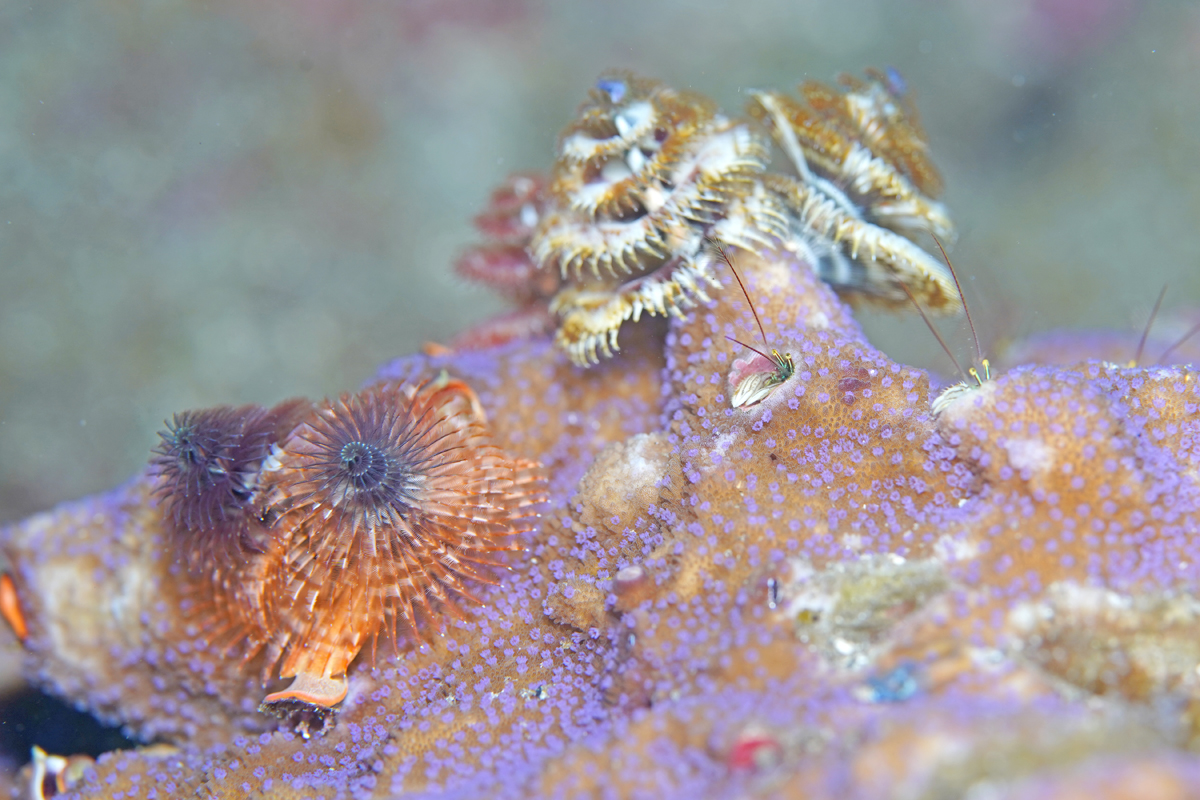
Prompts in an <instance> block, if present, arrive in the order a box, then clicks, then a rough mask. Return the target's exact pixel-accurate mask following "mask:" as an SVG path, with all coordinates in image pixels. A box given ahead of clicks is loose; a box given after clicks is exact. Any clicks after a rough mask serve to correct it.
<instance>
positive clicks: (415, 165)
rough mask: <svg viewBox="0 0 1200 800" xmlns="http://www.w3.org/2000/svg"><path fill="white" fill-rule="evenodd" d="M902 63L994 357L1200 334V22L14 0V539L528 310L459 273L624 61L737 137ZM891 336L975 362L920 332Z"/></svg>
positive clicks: (1164, 17)
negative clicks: (51, 515)
mask: <svg viewBox="0 0 1200 800" xmlns="http://www.w3.org/2000/svg"><path fill="white" fill-rule="evenodd" d="M872 65H874V66H880V67H882V66H894V67H896V68H897V69H898V70H899V71H900V72H901V74H902V75H903V76H904V77H905V79H906V80H907V81H908V84H909V86H910V87H911V88H912V90H913V91H914V92H915V94H916V99H917V103H918V106H919V108H920V110H921V112H922V114H923V121H924V124H925V127H926V128H927V130H928V132H929V135H930V139H931V143H932V152H933V154H934V157H935V161H936V162H937V164H938V166H939V167H940V168H941V169H942V171H943V173H944V175H945V178H946V184H947V187H948V189H947V193H946V195H945V198H944V199H945V201H946V203H947V205H948V206H949V207H950V209H951V212H952V214H953V216H954V219H955V221H956V222H957V224H958V226H959V229H960V232H961V237H960V241H959V243H958V245H957V246H956V247H955V249H954V251H953V257H954V260H955V264H956V266H957V267H958V269H959V270H960V273H961V274H962V275H963V276H964V277H965V279H966V293H967V297H968V300H969V302H970V303H971V305H972V308H973V309H974V310H975V313H976V315H977V318H978V319H980V320H981V332H982V333H983V335H984V336H985V338H986V339H987V340H988V342H989V343H990V345H989V346H990V349H991V351H992V353H993V354H995V355H999V354H1000V353H1001V352H1002V351H1003V349H1004V346H1005V343H1006V342H1008V341H1011V340H1013V339H1016V338H1019V337H1021V336H1024V335H1026V334H1029V333H1033V332H1037V331H1043V330H1047V329H1050V328H1057V327H1098V328H1099V327H1103V328H1116V329H1127V330H1135V331H1136V330H1138V329H1140V327H1141V325H1142V324H1143V322H1144V320H1145V317H1146V315H1147V313H1148V311H1149V308H1150V306H1151V305H1152V304H1153V302H1154V299H1155V297H1156V295H1157V294H1158V292H1159V290H1160V288H1161V287H1162V286H1163V285H1164V283H1166V284H1169V286H1170V291H1169V292H1168V295H1167V301H1166V303H1165V305H1164V313H1163V314H1162V315H1161V317H1160V321H1159V325H1160V326H1161V333H1162V335H1163V336H1164V337H1165V338H1168V339H1169V338H1171V332H1172V331H1173V330H1180V331H1181V330H1183V329H1185V328H1186V327H1187V324H1188V320H1189V317H1188V315H1189V314H1194V313H1195V312H1194V309H1195V308H1196V307H1197V306H1198V305H1200V224H1198V222H1200V180H1198V179H1197V173H1198V167H1200V148H1197V146H1196V142H1197V130H1200V94H1198V93H1197V92H1196V90H1195V87H1196V86H1197V85H1198V84H1200V7H1197V6H1196V5H1195V4H1191V3H1169V2H1163V3H1145V4H1141V3H1135V2H1124V1H1122V0H1017V1H1015V2H1004V3H992V2H984V0H946V1H945V2H932V1H931V2H894V1H893V2H888V1H886V0H852V1H851V2H796V1H795V0H761V1H759V2H743V3H739V4H736V6H735V5H734V4H727V3H717V2H708V3H696V2H688V3H683V2H662V3H654V4H650V5H644V4H642V3H635V2H627V1H625V0H620V1H617V2H605V3H603V4H601V3H552V2H549V0H543V1H542V2H538V1H537V0H421V1H416V2H400V3H386V2H367V1H365V0H307V1H306V2H286V3H285V2H280V0H264V1H263V2H255V3H237V2H232V1H231V0H211V1H210V2H154V3H151V2H144V1H142V2H139V1H138V0H100V1H99V2H94V3H55V4H41V3H39V4H24V3H15V2H2V3H0V521H8V520H14V519H18V518H20V517H22V516H24V515H27V514H29V513H31V512H34V511H37V510H39V509H44V508H48V507H50V506H52V505H53V504H55V503H57V502H59V501H62V500H66V499H69V498H74V497H79V496H82V495H85V494H88V493H92V492H97V491H100V490H103V489H107V488H110V487H112V486H114V485H115V484H117V483H119V482H121V481H123V480H124V479H125V478H126V477H128V476H129V475H130V474H132V473H133V472H134V471H135V470H137V469H138V468H139V466H140V465H141V464H143V463H144V462H145V460H146V458H147V455H148V451H149V448H150V447H151V446H152V445H153V444H154V443H155V441H156V436H155V431H157V430H158V429H159V428H160V427H161V423H162V420H163V419H164V417H167V416H169V415H170V414H171V413H172V412H173V411H177V410H181V409H185V408H193V407H202V406H209V405H216V404H220V403H229V404H239V403H251V402H254V403H262V404H267V405H269V404H272V403H274V402H276V401H278V400H280V399H282V398H285V397H288V396H292V395H310V396H321V395H325V394H334V393H337V392H339V391H342V390H346V389H353V388H355V387H357V386H358V385H359V384H360V383H361V382H362V381H363V380H364V379H366V378H368V377H369V376H370V375H371V374H372V372H373V370H374V368H375V367H376V366H377V365H378V364H380V363H382V362H383V361H385V360H387V359H389V358H391V357H394V356H396V355H399V354H403V353H406V352H410V351H413V350H414V349H416V348H418V347H419V346H420V345H421V343H422V342H425V341H429V340H435V341H436V340H445V339H447V338H449V337H450V336H451V335H453V334H454V333H455V332H456V331H458V330H460V329H461V328H463V327H464V326H466V325H467V324H469V323H470V322H473V321H477V320H479V319H481V318H483V317H485V316H487V315H489V314H491V313H493V312H495V311H496V310H498V309H499V308H500V304H499V301H497V300H495V299H493V298H492V297H490V296H489V295H488V294H487V293H486V292H485V291H484V290H482V289H476V288H472V287H470V286H468V285H466V284H465V282H463V281H461V280H460V279H459V278H458V277H457V276H456V275H455V274H454V273H453V272H452V270H451V268H450V267H451V263H452V261H453V259H454V257H455V256H456V254H457V253H458V252H459V251H460V250H461V249H463V248H464V247H465V246H466V245H467V244H468V243H469V242H471V241H472V240H473V238H474V236H473V233H472V231H471V229H470V224H471V223H470V220H471V217H472V216H473V215H474V214H475V213H476V212H477V211H478V210H479V209H481V208H482V207H483V205H484V204H485V200H486V198H487V196H488V194H489V192H490V191H491V190H492V188H493V187H494V186H495V185H496V184H497V183H499V182H500V181H501V180H502V179H503V178H504V177H505V176H506V175H508V174H509V173H511V172H514V171H519V170H529V169H538V170H544V169H548V168H549V166H550V164H551V161H552V156H553V148H554V142H555V138H556V136H557V133H558V130H559V128H560V126H561V124H562V121H563V120H566V119H569V118H570V117H571V114H572V111H573V110H574V108H575V107H576V105H577V104H578V103H579V101H580V99H581V98H582V97H583V96H584V94H585V90H586V87H588V86H589V85H591V84H592V82H593V81H594V79H595V76H596V75H597V74H598V73H599V72H601V71H602V70H604V69H606V68H609V67H623V68H631V69H634V70H636V71H638V72H640V73H643V74H645V75H648V76H654V77H658V78H661V79H663V80H665V81H666V82H668V83H670V84H672V85H674V86H677V87H680V88H694V89H696V90H699V91H702V92H704V93H705V94H708V95H710V96H713V97H715V98H716V99H718V100H719V101H720V102H721V103H722V105H723V106H724V107H725V108H726V109H727V110H728V111H730V112H731V113H735V114H736V113H740V112H741V108H742V106H743V105H744V102H745V99H746V97H745V95H744V91H745V90H746V89H748V88H753V87H776V88H779V89H782V90H790V89H791V88H792V87H794V85H795V84H796V83H798V82H799V81H800V80H802V79H804V78H807V77H812V78H817V79H821V80H830V79H832V78H833V77H834V76H835V75H836V74H837V73H838V72H841V71H849V72H854V73H861V71H862V69H863V68H864V67H867V66H872ZM860 319H862V321H863V322H864V324H865V325H866V327H867V329H868V333H869V334H870V336H871V339H872V341H874V342H875V343H876V344H877V345H878V346H880V347H881V348H882V349H884V350H885V351H887V352H888V353H889V354H891V355H892V356H894V357H896V358H898V359H900V360H903V361H907V362H909V363H914V364H918V365H921V366H925V367H931V368H935V369H941V370H945V361H944V356H943V355H941V354H940V352H939V351H938V349H937V346H936V343H935V342H934V341H933V340H932V337H930V336H929V334H928V332H927V331H926V330H925V329H924V327H923V326H922V325H921V323H920V321H919V320H917V319H915V318H907V319H894V318H890V317H887V316H886V315H883V314H881V313H874V312H867V313H865V314H862V315H861V316H860ZM947 328H948V331H947V332H948V334H949V335H950V338H951V340H952V341H953V342H955V343H956V344H957V345H959V346H960V347H961V349H963V350H964V351H966V349H967V338H966V336H965V334H961V333H960V334H955V333H954V332H953V331H952V330H949V329H950V328H951V326H949V325H947ZM1151 355H1153V353H1152V354H1151ZM4 660H5V659H3V658H0V661H4ZM12 660H13V659H11V658H10V659H7V661H10V662H11V661H12ZM14 667H15V665H14ZM10 675H11V673H10ZM6 680H12V679H11V678H9V679H6Z"/></svg>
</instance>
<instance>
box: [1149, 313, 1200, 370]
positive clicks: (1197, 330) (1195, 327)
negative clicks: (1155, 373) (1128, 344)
mask: <svg viewBox="0 0 1200 800" xmlns="http://www.w3.org/2000/svg"><path fill="white" fill-rule="evenodd" d="M1197 333H1200V322H1197V323H1196V324H1195V325H1193V326H1192V327H1191V328H1190V329H1189V330H1188V332H1187V333H1185V334H1184V335H1183V336H1181V337H1180V338H1179V339H1177V340H1176V341H1175V344H1173V345H1171V346H1170V347H1168V348H1167V349H1166V350H1163V353H1162V355H1161V356H1159V357H1158V360H1157V361H1155V362H1154V363H1156V364H1162V363H1163V362H1165V361H1166V360H1167V356H1169V355H1171V353H1174V352H1175V349H1176V348H1177V347H1179V346H1180V345H1182V344H1183V343H1184V342H1186V341H1187V340H1188V339H1190V338H1192V337H1193V336H1195V335H1196V334H1197Z"/></svg>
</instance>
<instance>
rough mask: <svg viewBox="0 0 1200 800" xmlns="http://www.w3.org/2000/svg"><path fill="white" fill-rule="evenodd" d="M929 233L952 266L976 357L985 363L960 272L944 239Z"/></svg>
mask: <svg viewBox="0 0 1200 800" xmlns="http://www.w3.org/2000/svg"><path fill="white" fill-rule="evenodd" d="M929 235H930V236H933V241H934V243H936V244H937V246H938V250H941V251H942V258H943V259H945V260H946V266H947V267H949V268H950V277H951V278H954V288H955V289H957V290H958V298H959V299H960V300H962V304H963V313H965V314H966V315H967V324H968V325H970V326H971V339H972V340H973V341H974V342H975V357H976V358H977V359H979V363H980V364H985V363H986V362H987V359H986V358H984V357H983V348H982V347H980V346H979V334H978V333H976V332H975V320H973V319H971V309H970V308H968V307H967V296H966V295H965V294H963V290H962V284H961V283H959V282H958V273H957V272H955V271H954V264H952V263H951V262H950V256H948V255H946V248H945V247H942V240H941V239H939V238H938V237H937V236H936V235H935V234H933V233H931V234H929ZM909 297H912V295H911V294H909ZM913 302H914V303H915V302H916V301H915V300H914V301H913ZM920 309H921V307H920V306H919V305H918V306H917V310H918V311H920ZM921 316H925V312H924V311H922V312H921ZM926 322H928V320H926ZM931 327H932V326H931ZM935 335H936V332H935ZM938 338H939V339H940V338H941V337H940V336H939V337H938ZM945 346H946V345H944V344H943V345H942V347H945ZM950 358H951V359H953V358H954V356H950ZM956 366H957V363H956ZM958 371H959V372H962V368H961V367H960V368H959V370H958Z"/></svg>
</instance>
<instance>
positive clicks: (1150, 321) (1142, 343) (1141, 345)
mask: <svg viewBox="0 0 1200 800" xmlns="http://www.w3.org/2000/svg"><path fill="white" fill-rule="evenodd" d="M1166 296H1167V284H1165V283H1164V284H1163V288H1162V291H1161V292H1159V293H1158V299H1157V300H1155V301H1154V308H1152V309H1150V316H1149V317H1148V318H1147V319H1146V327H1145V328H1142V338H1141V339H1139V340H1138V346H1137V351H1136V352H1135V353H1134V354H1133V366H1135V367H1136V366H1137V365H1138V364H1140V363H1141V362H1142V352H1143V351H1145V349H1146V339H1147V338H1149V336H1150V328H1151V327H1153V326H1154V318H1155V317H1157V316H1158V309H1159V308H1160V307H1161V306H1162V301H1163V298H1164V297H1166ZM1188 335H1189V336H1190V335H1191V334H1190V333H1189V334H1188ZM1180 344H1182V342H1180ZM1172 347H1174V345H1172ZM1164 355H1165V354H1164ZM1161 360H1162V359H1161V358H1160V359H1159V361H1161Z"/></svg>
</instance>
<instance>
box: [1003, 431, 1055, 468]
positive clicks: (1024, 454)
mask: <svg viewBox="0 0 1200 800" xmlns="http://www.w3.org/2000/svg"><path fill="white" fill-rule="evenodd" d="M1004 449H1005V450H1007V451H1008V463H1009V464H1010V465H1012V467H1013V469H1016V470H1020V471H1022V472H1025V471H1028V472H1031V473H1033V474H1035V475H1037V474H1041V473H1045V472H1048V471H1049V470H1050V468H1051V467H1053V466H1054V450H1053V448H1051V447H1050V446H1049V445H1047V444H1046V443H1045V442H1044V441H1042V440H1041V439H1009V440H1007V441H1006V442H1005V443H1004Z"/></svg>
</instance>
